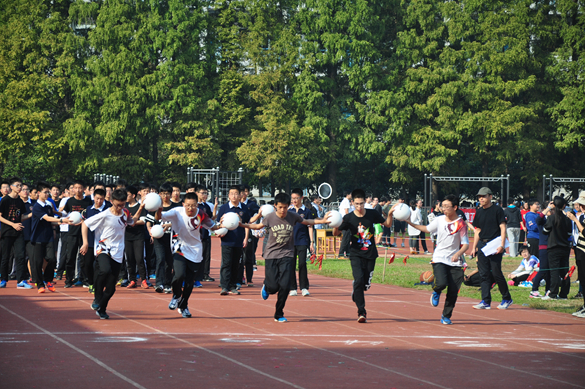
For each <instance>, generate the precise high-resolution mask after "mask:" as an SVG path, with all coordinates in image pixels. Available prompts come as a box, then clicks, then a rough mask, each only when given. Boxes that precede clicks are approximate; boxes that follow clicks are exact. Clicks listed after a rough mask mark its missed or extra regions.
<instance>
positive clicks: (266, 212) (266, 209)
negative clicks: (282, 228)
mask: <svg viewBox="0 0 585 389" xmlns="http://www.w3.org/2000/svg"><path fill="white" fill-rule="evenodd" d="M260 210H261V211H262V216H267V215H270V214H271V213H272V212H274V207H273V206H272V205H270V204H264V205H263V206H261V207H260Z"/></svg>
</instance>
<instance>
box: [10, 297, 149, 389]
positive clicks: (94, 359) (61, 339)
mask: <svg viewBox="0 0 585 389" xmlns="http://www.w3.org/2000/svg"><path fill="white" fill-rule="evenodd" d="M0 308H2V309H4V310H5V311H7V312H8V313H11V314H12V315H14V316H16V317H17V318H19V319H20V320H22V321H24V322H25V323H28V324H30V325H31V326H33V327H35V328H37V329H38V330H39V331H42V332H43V333H45V334H46V335H49V336H50V337H52V338H53V339H55V340H58V341H59V342H61V343H63V344H64V345H66V346H67V347H69V348H71V349H72V350H74V351H77V352H78V353H80V354H81V355H83V356H84V357H86V358H87V359H89V360H90V361H92V362H95V363H96V364H97V365H99V366H101V367H103V368H104V369H106V370H107V371H109V372H110V373H112V374H113V375H115V376H116V377H118V378H120V379H122V380H124V381H126V382H127V383H129V384H130V385H132V386H134V387H135V388H139V389H146V388H145V387H144V386H142V385H140V384H138V383H136V382H134V381H133V380H131V379H130V378H128V377H126V376H125V375H123V374H122V373H120V372H118V371H116V370H114V369H112V368H111V367H110V366H108V365H106V364H105V363H103V362H102V361H100V360H99V359H97V358H96V357H94V356H92V355H90V354H88V353H86V352H85V351H83V350H81V349H79V348H77V347H75V346H74V345H73V344H71V343H69V342H68V341H66V340H65V339H63V338H61V337H59V336H57V335H55V334H53V333H52V332H50V331H47V330H45V329H44V328H43V327H41V326H39V325H37V324H36V323H33V322H32V321H30V320H28V319H26V318H24V317H22V316H21V315H19V314H18V313H16V312H13V311H11V310H10V309H8V308H6V307H5V306H4V305H2V304H0Z"/></svg>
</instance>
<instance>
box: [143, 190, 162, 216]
mask: <svg viewBox="0 0 585 389" xmlns="http://www.w3.org/2000/svg"><path fill="white" fill-rule="evenodd" d="M161 206H162V200H161V199H160V196H159V195H158V194H157V193H149V194H147V195H146V197H145V198H144V208H146V210H147V211H148V212H154V211H158V209H159V208H160V207H161Z"/></svg>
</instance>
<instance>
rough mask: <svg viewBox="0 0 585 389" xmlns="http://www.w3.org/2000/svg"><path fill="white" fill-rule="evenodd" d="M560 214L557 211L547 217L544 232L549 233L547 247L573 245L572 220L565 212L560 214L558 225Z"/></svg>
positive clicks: (568, 246)
mask: <svg viewBox="0 0 585 389" xmlns="http://www.w3.org/2000/svg"><path fill="white" fill-rule="evenodd" d="M558 217H559V215H558V214H557V213H556V212H555V213H553V214H552V215H550V216H549V217H548V218H547V219H546V223H544V227H542V232H544V233H545V234H546V235H548V246H547V248H549V249H552V248H555V247H567V248H570V247H571V242H570V241H569V238H570V237H571V235H572V233H573V225H572V224H571V220H570V219H569V218H568V217H567V216H565V215H564V214H561V215H560V220H559V222H558V225H557V223H556V220H557V218H558Z"/></svg>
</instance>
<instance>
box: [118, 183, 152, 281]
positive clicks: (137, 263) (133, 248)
mask: <svg viewBox="0 0 585 389" xmlns="http://www.w3.org/2000/svg"><path fill="white" fill-rule="evenodd" d="M126 193H127V194H128V199H127V201H128V203H127V204H126V206H127V208H128V210H129V211H130V214H131V215H134V214H136V212H138V209H139V208H140V203H139V202H138V201H136V195H137V194H138V189H136V187H134V186H132V185H130V186H128V187H127V188H126ZM146 215H147V212H146V210H145V209H142V211H141V214H140V215H139V216H138V218H139V219H138V220H137V221H136V223H134V224H133V225H128V226H126V233H125V235H124V239H125V243H124V249H125V251H126V263H127V267H128V286H127V287H126V288H128V289H133V288H136V267H138V274H139V275H140V278H141V279H142V282H141V284H140V286H141V287H142V288H143V289H148V288H149V286H148V282H147V280H148V278H147V274H146V267H145V266H144V257H143V254H144V229H145V228H146V227H145V224H146V223H145V218H146Z"/></svg>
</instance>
